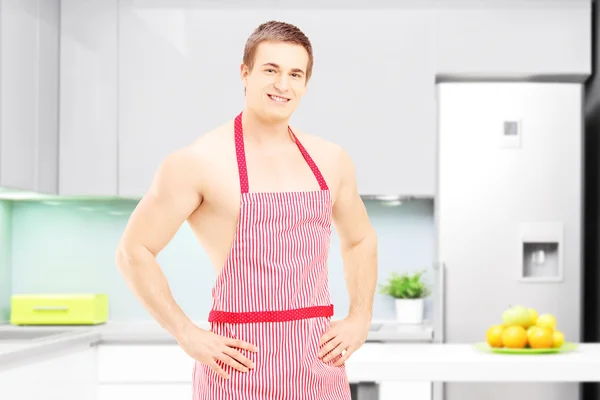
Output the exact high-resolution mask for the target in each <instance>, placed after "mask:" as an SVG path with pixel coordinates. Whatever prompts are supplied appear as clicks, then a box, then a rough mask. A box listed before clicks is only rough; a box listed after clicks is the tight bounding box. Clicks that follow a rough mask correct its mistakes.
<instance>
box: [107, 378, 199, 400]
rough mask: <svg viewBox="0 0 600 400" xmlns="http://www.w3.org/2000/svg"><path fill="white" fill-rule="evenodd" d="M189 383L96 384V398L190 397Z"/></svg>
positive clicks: (159, 399)
mask: <svg viewBox="0 0 600 400" xmlns="http://www.w3.org/2000/svg"><path fill="white" fill-rule="evenodd" d="M191 398H192V384H191V382H190V383H173V384H170V383H158V384H157V383H145V384H131V385H122V384H116V385H112V384H107V385H100V386H98V395H97V400H131V399H144V400H165V399H191Z"/></svg>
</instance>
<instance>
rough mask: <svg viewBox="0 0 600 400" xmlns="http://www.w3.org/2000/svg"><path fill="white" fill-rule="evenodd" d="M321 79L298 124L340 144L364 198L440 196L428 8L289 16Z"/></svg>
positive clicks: (315, 82) (301, 110)
mask: <svg viewBox="0 0 600 400" xmlns="http://www.w3.org/2000/svg"><path fill="white" fill-rule="evenodd" d="M284 20H286V21H290V22H292V23H295V24H298V25H299V26H300V27H302V29H304V31H305V33H306V34H307V35H308V36H309V38H311V40H312V41H313V47H314V53H315V69H314V76H313V77H312V78H311V81H310V82H309V85H308V90H307V92H306V95H305V97H304V98H303V100H302V103H301V104H300V107H299V108H298V110H297V112H296V114H295V115H294V116H293V117H292V123H293V124H297V125H298V126H299V127H301V128H303V129H304V130H306V131H308V132H309V133H313V134H316V135H318V136H322V137H324V138H326V139H328V140H331V141H333V142H335V143H338V144H340V145H341V146H342V147H344V148H345V149H346V151H347V152H348V153H349V154H350V156H351V157H352V159H353V161H354V166H355V170H356V177H357V183H358V190H359V192H360V194H362V195H377V194H384V195H415V196H426V197H432V196H434V194H435V165H436V161H435V160H436V123H435V114H436V105H435V90H434V83H435V57H434V47H435V43H434V37H435V26H434V24H433V21H434V20H433V14H432V12H431V11H430V10H428V9H426V8H425V9H422V10H418V9H410V8H399V9H388V10H385V11H384V10H382V9H376V8H375V9H360V10H356V9H355V10H319V12H318V13H315V12H312V10H310V11H308V10H307V11H304V10H302V11H301V10H289V11H286V12H285V14H284Z"/></svg>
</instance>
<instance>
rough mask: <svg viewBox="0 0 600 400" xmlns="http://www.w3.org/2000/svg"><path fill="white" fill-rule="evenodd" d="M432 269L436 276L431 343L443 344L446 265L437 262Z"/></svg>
mask: <svg viewBox="0 0 600 400" xmlns="http://www.w3.org/2000/svg"><path fill="white" fill-rule="evenodd" d="M433 269H434V270H435V271H436V275H437V276H436V277H437V296H436V299H435V308H434V309H435V314H434V315H435V318H434V324H433V341H434V342H435V343H444V339H445V335H444V331H445V328H446V264H445V263H444V262H443V261H438V262H436V263H434V265H433Z"/></svg>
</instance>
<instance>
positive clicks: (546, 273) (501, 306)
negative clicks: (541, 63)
mask: <svg viewBox="0 0 600 400" xmlns="http://www.w3.org/2000/svg"><path fill="white" fill-rule="evenodd" d="M436 90H437V101H438V166H437V169H438V182H437V186H438V187H437V190H438V191H437V197H436V204H435V218H436V225H437V226H436V232H437V237H436V242H437V243H436V253H437V254H436V261H437V263H436V264H437V265H438V267H439V268H442V269H443V274H442V275H443V278H444V283H443V285H444V287H443V290H442V291H441V292H442V293H443V299H442V302H441V304H442V305H443V308H442V309H441V310H440V311H441V312H442V314H443V317H442V318H441V321H442V323H441V325H440V329H441V331H439V332H437V333H436V337H437V339H438V341H440V342H445V343H474V342H480V341H485V333H486V330H487V329H488V328H489V327H490V326H492V325H495V324H499V323H502V313H503V311H504V310H505V309H506V308H508V307H509V306H511V305H523V306H525V307H532V308H535V309H536V310H537V311H538V313H539V314H542V313H550V314H552V315H554V316H555V317H556V320H557V329H559V330H561V331H562V332H563V333H564V334H565V337H566V340H568V341H580V340H581V322H582V315H581V310H582V298H581V296H582V282H581V276H582V197H583V196H582V191H583V187H582V179H583V173H582V172H583V171H582V170H583V168H582V165H583V151H582V141H583V140H582V139H583V130H584V123H583V121H584V117H583V115H584V113H583V94H584V93H583V90H584V88H583V85H581V84H577V83H549V82H490V83H485V82H444V83H439V84H437V87H436ZM436 393H437V395H436V396H434V397H435V398H436V400H441V399H443V400H481V399H486V400H506V399H512V400H521V399H522V400H534V399H544V400H565V399H577V398H579V385H578V384H576V383H550V384H546V383H487V382H486V383H466V382H465V383H444V384H443V385H440V388H439V390H438V391H436Z"/></svg>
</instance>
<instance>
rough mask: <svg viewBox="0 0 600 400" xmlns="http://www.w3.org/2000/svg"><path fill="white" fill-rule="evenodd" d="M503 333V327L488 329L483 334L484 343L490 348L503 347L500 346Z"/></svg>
mask: <svg viewBox="0 0 600 400" xmlns="http://www.w3.org/2000/svg"><path fill="white" fill-rule="evenodd" d="M503 331H504V325H494V326H492V327H491V328H489V329H488V330H487V332H486V334H485V339H486V342H487V343H488V344H489V345H490V347H498V348H499V347H503V346H504V344H502V332H503Z"/></svg>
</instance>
